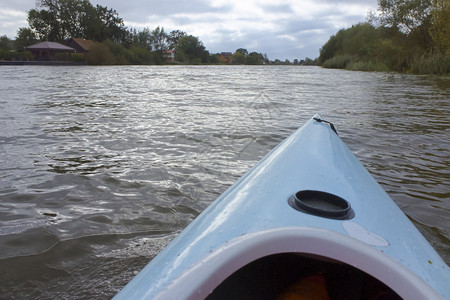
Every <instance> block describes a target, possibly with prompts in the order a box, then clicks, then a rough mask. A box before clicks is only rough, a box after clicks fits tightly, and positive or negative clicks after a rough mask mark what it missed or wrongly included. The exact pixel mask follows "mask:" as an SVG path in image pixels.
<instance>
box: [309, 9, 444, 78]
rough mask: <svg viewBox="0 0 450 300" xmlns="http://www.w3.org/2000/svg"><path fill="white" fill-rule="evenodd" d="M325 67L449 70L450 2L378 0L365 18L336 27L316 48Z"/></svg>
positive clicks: (439, 71)
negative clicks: (358, 21)
mask: <svg viewBox="0 0 450 300" xmlns="http://www.w3.org/2000/svg"><path fill="white" fill-rule="evenodd" d="M318 61H319V64H320V65H322V66H323V67H328V68H345V69H350V70H363V71H398V72H411V73H419V74H448V73H450V0H378V9H377V11H375V12H372V13H370V14H369V16H368V21H367V22H365V23H360V24H357V25H354V26H352V27H350V28H347V29H341V30H339V31H338V32H337V33H336V34H335V35H332V36H331V37H330V39H329V40H328V41H327V42H326V43H325V44H324V45H323V47H322V48H321V49H320V56H319V60H318Z"/></svg>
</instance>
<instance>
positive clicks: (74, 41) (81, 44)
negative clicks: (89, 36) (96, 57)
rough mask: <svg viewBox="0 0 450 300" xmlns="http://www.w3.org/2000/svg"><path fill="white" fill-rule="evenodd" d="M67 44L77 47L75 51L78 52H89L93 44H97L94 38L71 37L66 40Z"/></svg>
mask: <svg viewBox="0 0 450 300" xmlns="http://www.w3.org/2000/svg"><path fill="white" fill-rule="evenodd" d="M66 45H67V46H69V47H71V48H73V49H75V52H77V53H87V52H89V50H91V48H92V47H93V46H95V42H94V41H93V40H83V39H79V38H71V39H70V40H68V41H67V42H66Z"/></svg>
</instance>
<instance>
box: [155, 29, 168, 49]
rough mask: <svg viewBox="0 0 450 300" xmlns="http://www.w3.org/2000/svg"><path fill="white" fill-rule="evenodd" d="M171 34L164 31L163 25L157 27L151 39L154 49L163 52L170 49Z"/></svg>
mask: <svg viewBox="0 0 450 300" xmlns="http://www.w3.org/2000/svg"><path fill="white" fill-rule="evenodd" d="M168 38H169V36H168V35H167V34H166V32H165V31H164V28H163V27H161V28H160V27H159V26H158V27H156V28H155V29H154V30H153V31H152V33H151V41H152V45H153V50H154V51H158V52H161V53H162V52H163V51H165V50H168V49H169V43H168Z"/></svg>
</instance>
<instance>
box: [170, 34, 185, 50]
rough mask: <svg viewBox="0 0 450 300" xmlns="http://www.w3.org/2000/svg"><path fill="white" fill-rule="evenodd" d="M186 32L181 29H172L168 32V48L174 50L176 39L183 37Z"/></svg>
mask: <svg viewBox="0 0 450 300" xmlns="http://www.w3.org/2000/svg"><path fill="white" fill-rule="evenodd" d="M186 35H187V34H186V32H184V31H181V30H173V31H171V32H170V34H169V36H168V38H167V42H168V46H169V50H174V49H175V48H176V47H177V44H178V40H179V39H180V38H182V37H185V36H186Z"/></svg>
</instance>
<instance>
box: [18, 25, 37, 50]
mask: <svg viewBox="0 0 450 300" xmlns="http://www.w3.org/2000/svg"><path fill="white" fill-rule="evenodd" d="M36 40H37V39H36V34H35V33H34V32H33V30H31V28H29V27H21V28H19V30H18V31H17V36H16V41H15V42H14V45H15V47H16V49H19V50H22V49H24V48H25V47H26V46H30V45H32V44H34V43H36Z"/></svg>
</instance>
